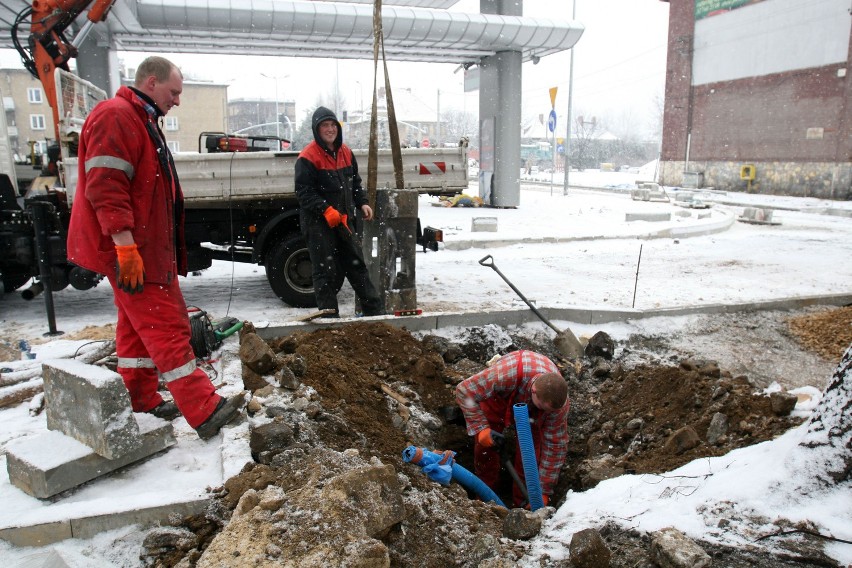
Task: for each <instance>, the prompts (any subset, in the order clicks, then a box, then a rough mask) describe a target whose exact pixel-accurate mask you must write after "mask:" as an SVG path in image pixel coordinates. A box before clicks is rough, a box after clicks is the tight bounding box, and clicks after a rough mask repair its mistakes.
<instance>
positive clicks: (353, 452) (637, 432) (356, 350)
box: [147, 310, 845, 567]
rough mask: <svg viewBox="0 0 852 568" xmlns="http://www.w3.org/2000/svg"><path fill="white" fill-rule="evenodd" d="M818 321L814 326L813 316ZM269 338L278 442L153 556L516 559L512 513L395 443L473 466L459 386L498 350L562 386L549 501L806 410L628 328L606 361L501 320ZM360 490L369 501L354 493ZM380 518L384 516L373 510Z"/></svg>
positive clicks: (758, 431) (712, 448) (637, 539)
mask: <svg viewBox="0 0 852 568" xmlns="http://www.w3.org/2000/svg"><path fill="white" fill-rule="evenodd" d="M833 312H838V313H837V317H845V312H844V311H840V310H832V311H829V312H824V313H823V315H822V319H819V320H817V321H820V322H823V323H824V327H823V328H822V329H825V330H826V335H831V334H834V333H835V332H834V331H831V330H834V328H833V327H832V325H831V322H832V321H833V320H831V318H830V317H828V316H826V315H825V314H830V313H833ZM807 315H808V316H811V315H814V314H807ZM785 317H786V316H785ZM811 330H812V331H811V333H810V335H811V336H818V335H819V328H818V327H815V326H811ZM793 333H794V332H793ZM793 333H791V334H790V338H791V339H790V341H791V345H789V346H785V347H789V349H790V352H789V353H787V357H793V358H795V357H796V351H797V350H799V349H800V348H799V347H796V346H795V345H793V343H794V340H793V337H794V335H793ZM740 339H741V337H740ZM269 345H270V347H271V348H272V350H273V351H274V352H275V353H277V357H278V358H279V359H278V360H279V364H280V362H281V361H296V360H298V361H299V365H298V369H295V371H297V372H292V373H291V374H293V375H295V376H296V380H295V381H288V388H281V387H279V386H276V385H278V384H279V383H280V381H278V382H277V381H276V380H275V379H273V377H272V376H271V375H266V376H264V377H262V378H263V381H262V382H260V383H255V389H254V400H253V401H252V404H251V405H250V410H251V412H252V428H253V429H254V431H255V432H259V431H261V430H262V429H266V428H269V429H270V430H269V431H270V432H277V433H278V434H276V435H275V436H272V435H271V434H270V435H269V438H273V437H274V438H275V439H274V443H272V442H270V441H269V440H267V441H266V442H265V445H262V447H263V450H262V451H261V450H259V449H258V452H256V453H255V458H256V459H257V460H258V461H259V462H261V463H254V464H249V466H247V467H246V468H245V470H244V471H243V472H242V473H241V474H240V475H238V476H235V477H233V478H231V479H230V480H228V481H227V483H226V484H225V486H224V487H223V488H221V489H219V490H218V491H217V495H218V496H219V497H220V499H219V500H217V505H216V506H215V507H213V508H212V509H211V511H210V512H208V514H207V515H206V516H205V517H199V518H195V519H192V520H191V521H189V522H187V524H186V527H187V528H189V530H190V531H191V532H192V533H194V534H196V535H197V542H196V543H195V546H194V547H193V548H192V549H191V550H181V551H177V549H171V550H170V551H168V552H166V551H162V550H161V551H160V552H159V553H158V554H154V555H151V556H148V557H147V558H148V562H149V564H151V565H160V566H173V565H175V564H176V563H177V562H178V561H179V560H180V559H183V564H182V565H190V566H192V565H196V562H198V565H199V566H205V565H221V563H222V562H225V561H226V559H227V558H228V554H230V555H231V558H232V559H235V558H237V555H243V554H244V553H245V554H249V556H243V557H242V558H240V559H239V562H240V563H242V562H246V563H250V564H251V565H256V566H264V565H269V566H277V565H282V561H285V562H286V561H287V560H286V559H289V561H290V562H295V564H294V565H301V566H314V565H315V566H323V565H324V566H331V565H349V564H346V561H345V559H347V558H349V559H351V560H352V561H354V560H355V559H357V560H358V562H357V563H356V564H358V565H364V566H367V565H370V566H372V565H376V566H379V565H387V563H389V564H390V565H392V566H413V565H422V566H436V567H437V566H441V567H443V566H453V565H455V566H503V565H505V566H510V565H513V563H514V562H516V561H517V559H518V558H520V556H521V555H523V554H524V552H525V545H524V543H523V542H522V541H513V540H510V539H505V538H504V539H501V537H502V536H503V516H504V515H505V510H503V509H500V508H498V507H494V506H491V505H486V504H484V503H482V502H480V501H477V500H475V499H470V498H469V496H468V495H467V494H466V492H465V490H464V489H463V488H461V487H460V486H459V485H457V484H455V483H452V484H450V485H449V486H446V487H445V486H441V485H438V484H437V483H435V482H433V481H430V480H429V479H428V478H427V477H426V476H425V475H424V474H423V473H422V472H421V471H420V470H419V468H417V467H416V466H413V465H411V464H408V463H404V462H403V460H402V457H401V452H402V450H403V449H404V448H405V447H406V446H408V445H409V444H414V445H417V446H423V447H426V448H430V449H451V450H453V451H455V452H457V456H456V459H457V461H458V463H459V464H461V465H462V466H464V467H467V468H468V469H472V463H471V460H472V457H471V455H472V445H471V443H470V440H469V437H468V436H467V435H466V433H465V431H464V424H463V420H462V419H461V416H460V413H459V412H458V411H457V409H456V408H455V404H454V399H453V388H454V386H455V384H456V383H458V382H459V381H460V380H462V379H464V378H465V377H467V376H469V375H470V374H472V373H475V372H477V371H479V370H481V369H482V368H484V366H485V365H486V363H487V361H488V359H489V358H490V357H492V356H493V355H494V354H502V353H506V352H508V351H512V350H514V349H534V350H537V351H539V352H542V353H544V354H546V355H548V356H549V357H551V358H552V359H553V360H554V361H555V362H556V363H557V364H558V365H559V367H560V369H561V370H562V371H563V374H564V375H565V377H566V379H567V380H568V381H569V385H570V389H571V390H570V393H571V403H572V409H571V414H570V416H569V428H570V432H571V444H570V449H569V457H568V460H567V461H566V465H565V467H564V468H563V471H562V474H561V479H560V484H559V487H558V491H557V495H556V496H555V497H556V499H555V502H556V504H557V505H558V503H559V502H560V500H561V498H562V497H564V494H565V492H566V491H567V490H568V489H573V490H582V489H583V488H584V487H588V486H591V485H594V484H595V483H597V481H600V480H601V479H604V478H606V477H611V476H613V475H619V474H621V473H624V472H642V473H663V472H665V471H669V470H671V469H672V468H675V467H677V466H679V465H682V464H684V463H687V462H688V461H691V460H693V459H695V458H697V457H701V456H711V455H721V454H724V453H726V452H728V451H730V450H732V449H734V448H738V447H743V446H747V445H750V444H754V443H756V442H759V441H762V440H767V439H771V438H773V437H775V436H777V435H778V434H780V433H782V432H783V431H785V430H787V429H788V428H790V427H792V426H793V425H795V424H797V423H798V421H799V419H796V418H791V417H789V416H787V415H783V413H782V415H779V413H778V412H777V408H776V407H774V406H773V403H772V401H771V400H770V398H769V397H768V396H765V395H763V394H760V393H759V392H758V391H759V389H758V388H756V387H755V386H754V385H753V384H752V383H751V382H750V381H749V377H748V376H746V375H741V374H737V375H734V374H732V373H730V372H728V371H726V370H725V369H724V368H720V367H719V365H718V364H716V363H715V362H714V361H713V360H711V359H700V358H696V357H695V353H690V354H689V355H691V357H686V356H684V357H681V356H678V354H677V353H676V350H673V348H672V346H671V345H670V344H668V343H667V341H666V338H664V337H656V338H647V337H634V338H631V339H630V340H629V341H626V342H623V343H621V344H618V345H617V349H616V356H615V358H614V360H612V361H609V360H605V359H602V358H594V359H588V358H586V359H584V360H583V361H582V362H572V361H566V360H562V359H560V358H559V357H558V355H557V354H556V353H554V352H553V348H552V345H551V344H550V342H549V341H548V340H547V337H546V336H544V335H538V336H531V337H530V336H522V335H514V334H512V333H510V332H508V331H507V330H505V329H500V328H496V326H486V327H485V328H473V329H470V330H468V331H467V332H466V333H465V334H464V336H463V337H462V338H460V339H458V338H457V339H455V340H454V341H452V342H451V341H448V340H446V339H444V338H441V337H436V336H426V337H423V338H422V339H418V338H415V337H414V336H412V335H411V334H410V333H408V332H407V331H405V330H401V329H397V328H394V327H392V326H390V325H386V324H383V323H355V324H347V325H343V326H341V327H339V328H334V329H322V330H318V331H314V332H309V333H307V332H306V333H298V334H294V335H292V336H288V337H283V338H279V339H277V340H275V341H272V342H270V343H269ZM652 345H656V347H657V351H658V352H659V353H660V355H659V356H657V357H656V358H655V357H654V356H653V351H654V349H651V348H650V346H652ZM753 347H754V349H756V350H760V349H762V348H764V346H761V345H758V344H755V345H754V346H753ZM637 352H641V353H642V357H640V358H637V357H636V354H637ZM764 371H766V370H765V369H764ZM826 378H827V377H826ZM821 386H822V385H820V387H821ZM282 432H283V434H282ZM253 449H255V448H254V447H253ZM388 466H390V467H392V471H393V472H395V473H394V475H393V476H390V475H388V472H389V471H390V470H389V469H388ZM353 472H355V473H353ZM379 472H381V474H380V473H379ZM370 475H380V476H381V477H382V479H383V480H384V481H382V482H381V483H380V482H378V481H376V483H377V484H378V486H382V487H385V490H384V493H382V492H375V489H374V490H373V491H374V492H373V493H370V490H368V489H363V491H361V490H359V491H356V492H354V493H347V490H343V489H340V487H349V486H350V483H354V481H353V480H356V479H358V478H359V477H360V476H364V477H369V476H370ZM392 478H393V479H392ZM342 479H343V480H346V479H348V480H350V481H342ZM333 487H338V491H337V493H335V492H334V491H332V490H331V489H330V488H333ZM509 489H510V488H509V487H508V486H506V487H504V488H502V489H501V491H500V492H499V494H500V495H501V497H505V498H508V492H509ZM341 491H342V493H341ZM359 492H360V493H363V494H367V495H370V496H371V497H369V498H367V499H364V498H363V494H362V496H361V498H358V497H357V496H356V494H358V493H359ZM330 495H348V497H347V498H344V499H338V498H332V497H329V496H330ZM332 503H336V506H334V507H333V506H332ZM353 503H354V504H355V505H353ZM393 503H395V504H396V506H394V507H391V505H390V504H393ZM378 505H382V507H378ZM353 507H354V508H353ZM388 511H392V513H389V512H388ZM376 518H381V519H384V520H385V521H387V523H377V522H373V521H370V520H369V519H376ZM602 533H603V536H604V538H605V540H606V542H607V544H608V546H610V548H611V550H613V551H614V552H615V553H616V554H615V555H614V558H613V561H612V566H615V567H621V566H643V565H645V564H642V562H641V561H640V563H639V564H637V563H636V562H637V559H636V554H637V553H638V552H641V551H645V552H647V543H646V542H645V540H647V539H645V538H644V537H643V536H642V535H639V534H638V533H636V534H633V533H631V532H630V531H619V530H617V528H613V527H607V528H606V530H604V531H602ZM184 548H185V547H184ZM710 548H712V547H710ZM207 550H209V552H205V551H207ZM622 552H623V553H624V554H623V555H622V554H621V553H622ZM202 553H204V555H202ZM713 554H714V555H715V556H717V557H720V558H721V557H724V558H725V559H726V562H727V564H726V565H728V566H738V565H743V566H746V565H749V566H766V567H769V566H786V565H788V564H787V563H786V562H787V561H786V560H783V559H779V558H777V557H769V556H768V555H767V557H766V558H759V557H758V558H755V556H754V553H753V552H749V553H748V555H746V553H745V552H742V553H741V552H738V551H735V550H722V549H719V548H718V547H716V549H715V551H714V552H713ZM747 556H748V557H747ZM199 558H200V559H201V560H200V561H199ZM214 559H215V561H214ZM234 561H236V560H234ZM790 565H793V564H790Z"/></svg>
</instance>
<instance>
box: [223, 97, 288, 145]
mask: <svg viewBox="0 0 852 568" xmlns="http://www.w3.org/2000/svg"><path fill="white" fill-rule="evenodd" d="M277 106H278V108H277V110H278V113H279V114H280V115H282V120H281V126H280V127H279V129H278V133H279V134H280V136H281V137H282V138H287V137H288V136H289V134H290V133H289V130H288V129H287V127H286V124H287V119H289V120H290V124H291V125H292V126H293V131H294V132H295V130H296V128H297V127H298V125H297V124H296V102H295V101H278V105H277ZM275 111H276V104H275V101H270V100H266V99H236V100H233V101H229V102H228V129H227V131H228V132H236V131H238V130H243V129H245V128H250V127H252V126H258V125H261V124H266V125H269V126H268V127H265V128H264V129H261V130H262V132H260V131H258V132H257V133H256V134H263V135H268V136H272V135H275V133H276V132H275V126H274V123H275ZM284 117H286V119H285V118H284Z"/></svg>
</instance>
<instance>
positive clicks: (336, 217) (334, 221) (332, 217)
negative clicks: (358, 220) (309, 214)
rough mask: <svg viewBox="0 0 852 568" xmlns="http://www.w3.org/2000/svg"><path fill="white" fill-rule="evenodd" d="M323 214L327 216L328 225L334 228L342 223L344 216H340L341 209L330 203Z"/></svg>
mask: <svg viewBox="0 0 852 568" xmlns="http://www.w3.org/2000/svg"><path fill="white" fill-rule="evenodd" d="M322 216H323V217H325V222H326V223H328V226H329V227H331V228H332V229H333V228H335V227H336V226H338V225H339V224H340V221H342V218H341V216H340V211H338V210H337V209H335V208H334V207H332V206H331V205H329V206H328V207H326V208H325V211H323V213H322Z"/></svg>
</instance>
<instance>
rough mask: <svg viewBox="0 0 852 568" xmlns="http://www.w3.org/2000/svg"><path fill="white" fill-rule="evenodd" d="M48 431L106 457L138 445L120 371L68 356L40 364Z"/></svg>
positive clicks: (136, 429) (115, 457)
mask: <svg viewBox="0 0 852 568" xmlns="http://www.w3.org/2000/svg"><path fill="white" fill-rule="evenodd" d="M42 371H43V375H44V401H45V407H46V413H47V428H48V430H58V431H59V432H61V433H63V434H65V435H66V436H70V437H71V438H74V439H75V440H78V441H79V442H82V443H83V444H85V445H86V446H89V447H90V448H91V449H92V450H93V451H94V452H95V453H97V454H98V455H101V456H103V457H104V458H107V459H118V458H120V457H122V456H124V455H128V454H132V453H134V452H136V450H138V449H139V448H140V447H141V446H142V440H141V439H140V437H139V427H138V426H137V424H136V420H134V418H133V412H132V411H131V409H130V397H129V395H128V394H127V389H126V388H125V387H124V382H123V381H122V379H121V375H119V374H118V373H115V372H113V371H110V370H109V369H104V368H103V367H98V366H95V365H87V364H86V363H81V362H79V361H75V360H73V359H54V360H52V361H46V362H45V363H43V364H42Z"/></svg>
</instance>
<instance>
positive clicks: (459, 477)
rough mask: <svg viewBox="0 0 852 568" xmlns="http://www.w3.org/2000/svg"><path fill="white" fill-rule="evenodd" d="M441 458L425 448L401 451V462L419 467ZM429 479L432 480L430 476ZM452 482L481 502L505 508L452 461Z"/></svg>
mask: <svg viewBox="0 0 852 568" xmlns="http://www.w3.org/2000/svg"><path fill="white" fill-rule="evenodd" d="M443 458H444V454H439V453H437V452H433V451H431V450H427V449H425V448H417V447H416V446H408V447H407V448H405V449H404V450H403V451H402V461H404V462H409V463H413V464H414V465H418V466H420V467H426V466H429V465H433V464H436V463H438V462H439V461H440V460H442V459H443ZM429 477H430V478H433V476H432V475H430V476H429ZM452 480H453V481H455V482H456V483H458V484H459V485H461V486H462V487H464V488H465V489H467V490H468V491H472V492H473V493H475V494H476V495H477V496H478V497H479V498H480V499H482V500H483V501H485V502H488V501H493V502H494V503H496V504H498V505H500V506H501V507H506V505H504V504H503V501H501V500H500V498H499V497H497V494H496V493H494V491H492V489H491V488H490V487H488V486H487V485H486V484H485V482H484V481H482V480H481V479H479V478H478V477H477V476H476V475H474V474H473V473H472V472H471V471H470V470H469V469H466V468H465V467H463V466H460V465H459V464H457V463H456V462H455V460H453V468H452Z"/></svg>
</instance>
